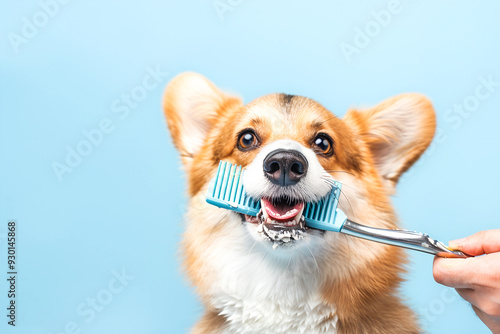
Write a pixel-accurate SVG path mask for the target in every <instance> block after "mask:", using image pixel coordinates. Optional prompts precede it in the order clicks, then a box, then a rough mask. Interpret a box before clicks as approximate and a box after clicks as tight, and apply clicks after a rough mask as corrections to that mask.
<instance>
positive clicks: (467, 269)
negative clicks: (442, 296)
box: [432, 256, 478, 288]
mask: <svg viewBox="0 0 500 334" xmlns="http://www.w3.org/2000/svg"><path fill="white" fill-rule="evenodd" d="M477 259H478V258H474V257H472V258H466V259H452V258H442V257H438V256H436V257H434V264H433V268H432V274H433V275H434V280H435V281H436V282H438V283H439V284H443V285H446V286H449V287H452V288H470V287H472V286H473V283H475V282H476V275H477V270H476V262H477Z"/></svg>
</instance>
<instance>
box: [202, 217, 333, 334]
mask: <svg viewBox="0 0 500 334" xmlns="http://www.w3.org/2000/svg"><path fill="white" fill-rule="evenodd" d="M250 228H251V229H255V228H254V227H250ZM231 229H232V231H231ZM225 233H227V234H226V235H231V236H232V237H221V238H218V240H217V241H216V242H214V243H213V244H212V245H211V246H212V247H210V248H208V249H206V253H205V256H206V259H207V261H208V262H210V263H209V266H210V267H211V268H213V269H215V270H213V271H211V272H212V273H213V275H214V276H213V285H212V288H211V289H210V290H211V291H210V297H209V298H210V301H211V304H212V307H214V308H215V309H216V310H217V312H218V313H219V314H221V315H224V316H225V317H226V318H227V320H228V321H227V323H228V326H227V330H226V332H225V333H242V334H243V333H245V334H247V333H248V334H250V333H259V334H262V333H274V334H279V333H308V334H316V333H318V334H319V333H336V332H337V331H336V323H337V318H336V316H335V307H333V306H331V305H328V304H325V303H324V302H323V301H322V300H321V297H320V294H319V282H318V281H319V280H318V277H319V276H320V275H319V274H318V270H319V268H318V265H317V261H320V259H318V258H315V257H313V255H312V254H313V253H315V252H314V246H313V245H314V242H311V241H312V240H303V241H304V243H303V245H304V247H298V248H296V249H293V250H292V251H289V252H285V251H280V250H279V249H278V250H276V251H273V250H272V249H271V248H270V247H262V245H261V244H259V243H258V242H257V243H255V242H254V239H253V238H250V237H249V236H248V234H246V232H245V231H244V229H242V228H241V226H238V225H233V228H229V230H226V231H225ZM309 238H314V236H310V237H309ZM207 264H208V263H207Z"/></svg>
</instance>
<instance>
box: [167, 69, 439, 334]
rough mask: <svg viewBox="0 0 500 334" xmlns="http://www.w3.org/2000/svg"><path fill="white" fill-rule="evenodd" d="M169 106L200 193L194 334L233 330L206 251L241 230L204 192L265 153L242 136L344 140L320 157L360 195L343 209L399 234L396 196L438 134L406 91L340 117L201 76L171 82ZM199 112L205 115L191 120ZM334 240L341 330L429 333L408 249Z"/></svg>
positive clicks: (187, 247) (330, 278) (333, 291)
mask: <svg viewBox="0 0 500 334" xmlns="http://www.w3.org/2000/svg"><path fill="white" fill-rule="evenodd" d="M194 88H197V89H198V91H197V90H196V89H194ZM193 109H195V111H193ZM164 110H165V115H166V118H167V122H168V126H169V128H170V133H171V135H172V138H173V141H174V144H175V146H176V147H177V148H178V149H179V151H180V152H181V156H182V160H183V163H184V166H185V168H186V173H187V177H188V189H189V191H188V193H189V195H190V197H191V202H190V213H189V214H188V217H187V220H188V221H189V222H190V223H189V224H188V226H187V230H186V233H185V235H184V240H183V244H182V247H183V254H184V266H185V269H186V272H187V275H188V277H189V278H190V279H191V281H192V283H193V284H194V285H195V286H196V287H197V292H198V294H199V295H200V296H201V298H202V301H203V303H204V304H205V305H206V307H207V313H206V314H205V316H204V317H203V318H202V320H200V322H199V323H198V324H197V325H196V327H195V328H194V329H193V333H219V332H221V331H222V329H223V328H225V326H226V324H227V319H226V318H225V317H222V316H218V315H217V314H218V313H217V310H214V309H213V308H212V306H211V301H210V297H209V296H210V291H211V288H212V287H213V286H214V284H217V283H216V280H217V273H216V272H214V268H213V262H212V261H214V259H212V258H210V259H209V258H207V255H206V251H207V250H209V249H212V248H214V247H218V245H220V244H221V243H222V242H224V240H225V238H227V235H228V233H235V232H234V231H235V230H237V229H238V228H240V227H238V226H234V225H232V223H231V222H230V221H229V219H228V218H227V215H221V216H220V219H219V221H210V220H207V218H206V217H209V216H210V217H212V216H211V215H212V213H211V212H212V211H210V210H211V208H209V207H208V204H205V203H204V201H203V193H204V191H205V189H206V187H207V184H208V182H209V180H210V178H212V177H213V174H214V172H215V170H216V168H217V165H218V163H219V161H220V160H225V161H229V162H232V163H236V164H239V165H242V166H243V167H245V166H248V165H249V164H250V163H251V162H252V161H253V159H254V158H255V156H256V155H257V153H258V152H259V149H256V150H252V151H247V152H242V151H239V150H238V149H237V148H236V142H237V136H238V133H239V131H241V130H242V129H246V128H252V129H254V131H255V132H256V133H257V134H258V137H259V141H260V146H261V147H263V146H265V145H266V144H268V143H271V142H274V141H276V140H278V139H285V138H286V139H292V140H294V141H296V142H298V143H300V144H301V145H303V146H305V147H311V142H312V141H313V139H314V138H315V135H316V134H317V133H318V132H322V133H327V134H328V135H329V136H330V137H331V138H332V139H333V141H334V152H335V154H334V155H333V156H332V157H323V156H318V161H319V162H320V164H321V166H322V167H323V168H324V169H325V170H326V171H330V174H331V175H332V176H333V177H334V178H336V179H339V180H341V181H342V182H345V184H346V185H348V183H350V184H351V185H352V186H351V188H352V189H355V190H356V196H354V195H353V196H351V199H352V202H353V203H350V202H349V203H347V204H343V205H346V206H345V207H343V208H342V209H343V210H344V211H345V212H346V213H347V214H348V215H349V207H347V205H351V204H352V205H354V208H356V210H353V207H352V206H351V211H356V212H352V214H355V216H356V217H355V218H356V219H357V220H358V221H359V222H361V223H365V224H366V225H372V226H376V227H381V228H394V227H396V226H397V218H396V216H395V214H394V211H393V209H392V206H391V203H390V198H389V195H390V194H392V193H393V188H394V186H395V184H396V183H397V181H398V179H399V177H400V176H401V174H402V173H404V172H405V171H406V170H407V169H408V168H409V167H410V166H411V165H412V164H413V163H414V162H415V161H416V160H417V159H418V158H419V157H420V155H421V154H422V153H423V152H424V150H425V149H426V148H427V146H428V145H429V144H430V141H431V140H432V137H433V135H434V128H435V117H434V112H433V109H432V106H431V104H430V102H429V101H428V100H427V99H426V98H425V97H423V96H421V95H418V94H406V95H400V96H397V97H395V98H392V99H389V100H387V101H384V102H382V103H381V104H379V105H378V106H376V107H374V108H372V109H368V110H365V111H358V110H351V111H349V112H348V113H347V115H346V116H345V117H344V119H339V118H337V117H335V116H334V115H333V114H332V113H330V112H329V111H328V110H327V109H325V108H324V107H323V106H321V105H320V104H319V103H317V102H315V101H313V100H311V99H308V98H305V97H297V96H296V97H293V98H290V97H287V96H285V95H283V94H272V95H267V96H264V97H261V98H259V99H257V100H255V101H253V102H250V103H249V104H247V105H243V104H242V102H241V100H240V99H238V98H235V97H232V96H229V95H227V94H225V93H222V92H221V91H219V90H218V89H217V88H216V87H215V86H214V85H213V84H211V83H210V82H209V81H208V80H206V79H205V78H203V77H201V76H199V75H196V74H193V73H189V74H183V75H181V76H179V77H177V78H175V79H174V80H173V81H172V83H170V84H169V86H168V87H167V90H166V93H165V97H164ZM193 112H194V113H196V115H197V116H196V117H201V118H203V119H200V120H197V121H196V122H194V123H193V124H188V122H189V117H191V115H192V113H193ZM186 132H190V133H193V134H194V135H196V136H197V137H193V138H191V137H189V136H186ZM342 173H345V174H342ZM346 190H347V191H348V190H349V189H346ZM351 191H353V190H351ZM346 197H347V195H346ZM358 197H359V198H358ZM213 212H215V211H213ZM238 233H239V232H238ZM328 238H330V239H331V240H335V242H333V241H332V242H331V243H330V244H329V245H328V247H327V248H325V250H324V253H326V254H327V255H326V256H325V259H319V260H318V266H319V268H318V269H319V270H318V275H321V277H320V278H321V282H322V283H321V289H320V294H321V296H322V297H321V298H322V300H323V302H324V303H325V304H331V305H335V307H336V310H337V311H336V315H337V316H338V333H344V334H345V333H419V328H418V325H417V322H416V319H415V316H414V315H413V313H412V312H411V311H410V310H409V309H408V308H407V307H406V306H404V305H403V304H402V303H401V301H400V299H399V298H398V297H397V289H398V286H399V283H400V282H401V280H402V279H401V274H402V272H403V264H404V263H405V253H404V252H403V251H402V250H401V249H398V248H395V247H390V246H385V245H380V244H374V243H371V242H369V241H365V240H361V239H356V238H354V237H350V236H345V235H338V234H337V235H329V236H328V237H327V240H330V239H328ZM330 259H331V260H330ZM331 316H332V317H333V314H332V315H331ZM327 320H329V319H327Z"/></svg>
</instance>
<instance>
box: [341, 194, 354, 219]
mask: <svg viewBox="0 0 500 334" xmlns="http://www.w3.org/2000/svg"><path fill="white" fill-rule="evenodd" d="M340 195H344V197H345V199H346V200H347V204H349V210H350V211H351V214H352V218H353V219H354V220H356V215H355V214H354V210H353V209H352V205H351V201H350V200H349V197H347V195H346V194H345V193H344V192H343V191H342V190H340Z"/></svg>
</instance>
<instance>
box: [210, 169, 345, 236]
mask: <svg viewBox="0 0 500 334" xmlns="http://www.w3.org/2000/svg"><path fill="white" fill-rule="evenodd" d="M243 173H244V170H243V169H242V168H241V166H237V165H233V164H230V163H229V162H225V161H221V162H220V163H219V168H218V169H217V175H216V176H215V178H214V179H213V180H212V181H211V182H210V185H209V187H208V191H207V202H208V203H210V204H213V205H215V206H218V207H219V208H224V209H228V210H232V211H236V212H239V213H243V214H246V215H249V216H257V214H258V213H259V211H260V200H255V199H253V198H251V197H249V196H248V195H247V194H246V192H245V190H244V189H243V180H242V176H243ZM341 188H342V184H341V183H340V182H337V181H334V182H333V184H332V190H331V191H330V193H329V194H328V195H327V196H325V197H323V198H322V199H321V200H320V201H319V202H316V203H307V204H306V207H305V209H304V212H303V215H304V218H305V220H306V225H307V226H309V227H312V228H316V229H319V230H326V231H333V232H340V230H341V229H342V226H343V225H344V223H345V222H346V220H347V217H346V215H345V214H344V212H343V211H342V210H340V209H338V208H337V205H338V203H339V197H340V190H341Z"/></svg>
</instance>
